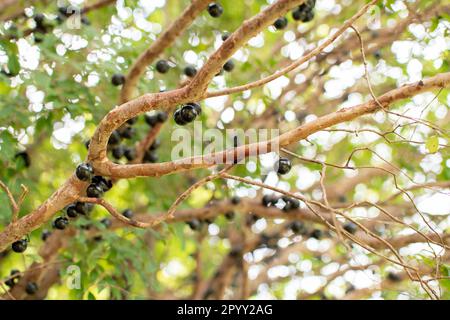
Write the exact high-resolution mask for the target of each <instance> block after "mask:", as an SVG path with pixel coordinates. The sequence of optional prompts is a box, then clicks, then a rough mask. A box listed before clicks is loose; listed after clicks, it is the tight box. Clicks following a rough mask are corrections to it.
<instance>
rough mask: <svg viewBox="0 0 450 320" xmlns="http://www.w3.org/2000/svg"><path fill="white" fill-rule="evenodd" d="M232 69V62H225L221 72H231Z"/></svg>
mask: <svg viewBox="0 0 450 320" xmlns="http://www.w3.org/2000/svg"><path fill="white" fill-rule="evenodd" d="M233 69H234V61H233V60H231V59H230V60H228V61H227V62H225V64H224V65H223V70H225V71H226V72H231V71H233Z"/></svg>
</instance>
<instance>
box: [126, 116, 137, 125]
mask: <svg viewBox="0 0 450 320" xmlns="http://www.w3.org/2000/svg"><path fill="white" fill-rule="evenodd" d="M137 121H138V117H134V118H131V119H128V120H127V123H128V124H129V125H130V126H132V125H133V124H135V123H136V122H137Z"/></svg>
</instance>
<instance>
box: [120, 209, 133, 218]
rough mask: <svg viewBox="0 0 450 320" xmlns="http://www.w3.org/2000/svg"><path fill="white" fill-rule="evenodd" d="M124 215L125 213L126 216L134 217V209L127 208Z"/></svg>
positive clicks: (123, 213)
mask: <svg viewBox="0 0 450 320" xmlns="http://www.w3.org/2000/svg"><path fill="white" fill-rule="evenodd" d="M122 215H123V216H124V217H125V218H128V219H132V218H133V215H134V213H133V211H132V210H131V209H125V210H124V211H123V212H122Z"/></svg>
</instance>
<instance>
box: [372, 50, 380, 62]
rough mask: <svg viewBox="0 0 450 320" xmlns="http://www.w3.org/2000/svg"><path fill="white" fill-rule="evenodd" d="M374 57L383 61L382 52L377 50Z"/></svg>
mask: <svg viewBox="0 0 450 320" xmlns="http://www.w3.org/2000/svg"><path fill="white" fill-rule="evenodd" d="M373 56H374V57H375V59H377V60H378V59H381V51H380V50H377V51H375V52H374V53H373Z"/></svg>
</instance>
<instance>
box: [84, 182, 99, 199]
mask: <svg viewBox="0 0 450 320" xmlns="http://www.w3.org/2000/svg"><path fill="white" fill-rule="evenodd" d="M86 195H87V196H88V197H89V198H100V197H101V196H102V195H103V190H102V189H101V188H100V187H99V186H98V185H96V184H95V183H91V184H90V185H89V186H88V187H87V189H86Z"/></svg>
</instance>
